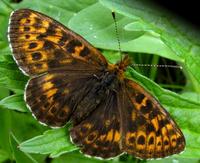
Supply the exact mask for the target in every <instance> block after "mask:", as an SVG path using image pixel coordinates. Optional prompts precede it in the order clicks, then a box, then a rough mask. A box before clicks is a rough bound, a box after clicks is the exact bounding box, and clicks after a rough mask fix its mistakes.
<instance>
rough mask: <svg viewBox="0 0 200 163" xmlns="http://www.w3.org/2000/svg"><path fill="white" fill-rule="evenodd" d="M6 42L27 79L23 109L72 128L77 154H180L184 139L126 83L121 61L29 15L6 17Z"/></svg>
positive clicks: (151, 101)
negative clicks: (80, 152)
mask: <svg viewBox="0 0 200 163" xmlns="http://www.w3.org/2000/svg"><path fill="white" fill-rule="evenodd" d="M8 39H9V42H10V46H11V49H12V53H13V57H14V60H15V61H16V63H17V65H18V66H19V68H20V69H21V70H22V72H23V73H24V74H25V75H28V76H30V80H29V81H28V83H27V85H26V88H25V101H26V103H27V105H28V107H29V109H30V111H31V112H32V114H33V115H34V117H35V118H36V119H37V120H38V121H40V122H41V123H43V124H46V125H48V126H51V127H62V126H64V125H65V124H66V123H67V122H71V123H72V128H71V129H70V137H71V140H72V142H73V143H74V144H76V145H77V146H78V147H79V148H80V150H81V151H82V153H84V154H86V155H90V156H95V157H101V158H104V159H107V158H112V157H115V156H118V155H120V154H122V153H128V154H130V155H133V156H135V157H137V158H141V159H151V158H163V157H166V156H169V155H172V154H177V153H180V152H181V151H183V150H184V147H185V138H184V135H183V133H182V132H181V130H180V129H179V127H178V126H177V124H176V123H175V121H174V120H173V119H172V118H170V115H169V114H168V113H167V111H166V110H165V109H164V108H163V107H162V106H161V104H160V103H159V102H158V101H157V100H156V98H155V97H153V96H152V95H151V94H150V93H149V92H148V91H147V90H145V89H144V88H143V87H142V86H141V85H139V84H138V83H136V82H135V81H133V80H131V79H128V78H126V77H125V75H124V72H125V70H126V68H127V66H129V65H130V59H129V57H128V56H127V55H126V56H125V57H124V58H123V59H122V60H121V61H119V62H118V63H116V64H110V63H108V62H107V60H106V59H105V58H104V56H103V55H102V54H101V53H100V52H99V51H98V50H97V49H96V48H94V47H93V46H92V45H91V44H90V43H88V42H87V41H86V40H85V39H84V38H82V37H81V36H80V35H78V34H76V33H74V32H73V31H71V30H70V29H68V28H67V27H65V26H64V25H62V24H61V23H59V22H57V21H56V20H54V19H52V18H50V17H48V16H46V15H44V14H42V13H39V12H37V11H33V10H30V9H19V10H17V11H14V12H13V13H12V14H11V17H10V22H9V30H8Z"/></svg>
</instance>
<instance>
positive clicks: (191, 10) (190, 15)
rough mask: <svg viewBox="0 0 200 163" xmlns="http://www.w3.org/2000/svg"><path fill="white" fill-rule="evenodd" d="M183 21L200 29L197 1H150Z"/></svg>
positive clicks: (199, 12) (199, 13)
mask: <svg viewBox="0 0 200 163" xmlns="http://www.w3.org/2000/svg"><path fill="white" fill-rule="evenodd" d="M152 1H154V2H155V3H156V4H158V5H160V6H162V7H164V8H166V9H168V10H170V11H171V12H172V13H174V14H176V15H177V16H180V17H181V18H183V19H184V20H186V21H188V22H190V23H191V24H193V25H195V26H197V27H198V28H200V4H199V3H200V1H198V0H196V1H195V0H182V1H181V0H152Z"/></svg>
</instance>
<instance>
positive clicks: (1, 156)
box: [0, 149, 9, 162]
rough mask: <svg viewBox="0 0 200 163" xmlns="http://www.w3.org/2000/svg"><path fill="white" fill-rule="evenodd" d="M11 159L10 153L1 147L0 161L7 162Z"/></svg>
mask: <svg viewBox="0 0 200 163" xmlns="http://www.w3.org/2000/svg"><path fill="white" fill-rule="evenodd" d="M8 159H9V155H8V153H7V152H6V151H4V150H2V149H0V162H5V161H6V160H8Z"/></svg>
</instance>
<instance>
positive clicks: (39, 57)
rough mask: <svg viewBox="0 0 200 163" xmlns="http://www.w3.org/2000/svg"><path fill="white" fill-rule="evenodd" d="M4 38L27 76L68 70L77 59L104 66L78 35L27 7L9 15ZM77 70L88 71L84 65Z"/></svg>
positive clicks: (104, 63)
mask: <svg viewBox="0 0 200 163" xmlns="http://www.w3.org/2000/svg"><path fill="white" fill-rule="evenodd" d="M8 38H9V40H10V44H11V48H12V50H13V55H14V58H15V60H16V61H17V63H18V65H19V67H20V68H21V69H22V70H23V71H24V72H25V73H26V74H28V75H37V74H40V73H44V72H47V71H51V70H58V69H59V70H60V69H65V70H68V69H71V66H72V65H75V64H78V65H79V62H80V61H82V62H84V64H87V65H88V64H90V65H91V66H93V67H95V68H99V67H100V66H106V65H107V62H106V60H105V58H104V57H103V56H102V55H101V54H100V53H99V52H98V51H97V50H96V49H95V48H94V47H93V46H91V45H90V44H89V43H88V42H86V41H85V40H84V39H83V38H82V37H81V36H79V35H78V34H74V33H73V32H72V31H70V30H69V29H68V28H66V27H65V26H63V25H62V24H60V23H58V22H57V21H55V20H53V19H52V18H49V17H48V16H45V15H43V14H41V13H39V12H36V11H32V10H29V9H20V10H17V11H15V12H14V13H13V14H12V15H11V18H10V24H9V31H8ZM77 60H79V62H78V61H77ZM79 69H81V70H83V69H86V70H88V68H87V66H86V65H85V66H84V67H80V68H79ZM89 69H91V67H90V68H89Z"/></svg>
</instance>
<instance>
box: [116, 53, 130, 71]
mask: <svg viewBox="0 0 200 163" xmlns="http://www.w3.org/2000/svg"><path fill="white" fill-rule="evenodd" d="M130 63H131V59H130V58H129V56H128V55H125V56H124V58H123V59H122V60H121V61H120V62H119V63H117V65H118V67H119V70H121V71H125V70H126V68H127V67H128V66H129V65H130Z"/></svg>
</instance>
